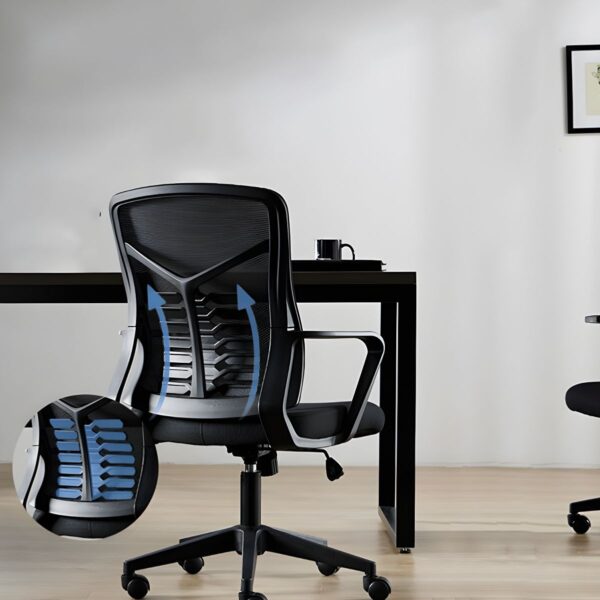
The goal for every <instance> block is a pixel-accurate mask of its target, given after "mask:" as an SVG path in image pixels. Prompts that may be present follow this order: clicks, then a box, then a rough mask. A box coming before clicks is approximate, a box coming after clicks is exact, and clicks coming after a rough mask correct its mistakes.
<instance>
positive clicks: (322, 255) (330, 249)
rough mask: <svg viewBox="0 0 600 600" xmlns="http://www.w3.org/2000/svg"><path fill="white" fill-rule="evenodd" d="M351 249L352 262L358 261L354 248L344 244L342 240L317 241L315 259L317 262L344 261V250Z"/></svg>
mask: <svg viewBox="0 0 600 600" xmlns="http://www.w3.org/2000/svg"><path fill="white" fill-rule="evenodd" d="M343 248H350V252H352V260H355V259H356V255H355V254H354V248H353V247H352V246H351V245H350V244H343V243H342V240H315V258H316V259H317V260H342V249H343Z"/></svg>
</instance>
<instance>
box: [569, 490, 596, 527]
mask: <svg viewBox="0 0 600 600" xmlns="http://www.w3.org/2000/svg"><path fill="white" fill-rule="evenodd" d="M595 510H600V498H590V499H589V500H580V501H579V502H572V503H571V504H570V505H569V514H568V516H567V523H568V524H569V527H571V528H572V529H573V531H575V533H580V534H583V533H587V531H588V530H589V528H590V527H591V526H592V524H591V522H590V520H589V519H588V518H587V517H586V516H585V515H582V514H580V513H582V512H592V511H595Z"/></svg>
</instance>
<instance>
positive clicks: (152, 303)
mask: <svg viewBox="0 0 600 600" xmlns="http://www.w3.org/2000/svg"><path fill="white" fill-rule="evenodd" d="M147 289H148V310H155V311H156V312H157V314H158V320H159V322H160V330H161V332H162V339H163V353H164V361H163V376H162V384H161V386H160V398H159V400H158V404H157V405H156V408H155V410H156V411H158V410H160V407H161V406H162V403H163V402H164V400H165V396H166V395H167V386H168V385H169V372H170V370H171V340H170V339H169V328H168V327H167V319H166V317H165V311H164V310H163V308H162V307H163V304H166V301H165V299H164V298H163V297H162V296H161V295H160V294H159V293H158V292H157V291H156V290H155V289H154V288H153V287H152V286H151V285H149V286H148V287H147Z"/></svg>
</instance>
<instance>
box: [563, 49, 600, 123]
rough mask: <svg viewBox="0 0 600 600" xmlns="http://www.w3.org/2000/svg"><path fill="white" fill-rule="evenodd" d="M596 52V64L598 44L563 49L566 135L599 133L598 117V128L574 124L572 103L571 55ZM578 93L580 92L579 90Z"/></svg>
mask: <svg viewBox="0 0 600 600" xmlns="http://www.w3.org/2000/svg"><path fill="white" fill-rule="evenodd" d="M589 51H597V52H598V62H599V63H600V44H584V45H575V46H566V48H565V59H566V74H567V133H600V115H599V117H598V122H599V124H598V126H597V127H589V126H581V125H580V124H578V123H576V122H575V117H574V109H573V106H574V102H575V96H576V90H575V89H574V85H575V83H574V82H573V55H574V53H576V52H589ZM579 85H580V86H581V87H584V84H583V83H581V82H580V83H579ZM579 93H585V91H583V92H582V90H581V89H580V90H579Z"/></svg>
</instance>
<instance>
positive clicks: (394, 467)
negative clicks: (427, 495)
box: [379, 287, 416, 550]
mask: <svg viewBox="0 0 600 600" xmlns="http://www.w3.org/2000/svg"><path fill="white" fill-rule="evenodd" d="M401 293H402V296H401V297H400V298H399V300H398V303H383V304H382V305H381V335H382V337H383V339H384V341H385V344H386V350H385V355H384V358H383V361H382V363H381V373H380V404H381V408H382V409H383V411H384V412H385V416H386V422H385V427H384V429H383V431H382V432H381V435H380V438H379V511H380V514H381V516H382V518H383V519H384V521H385V522H386V523H387V525H388V527H389V529H390V533H391V535H392V540H393V542H394V545H395V546H396V548H399V549H402V550H404V549H406V550H408V549H410V548H414V545H415V416H416V287H409V288H408V289H406V290H404V291H403V292H401Z"/></svg>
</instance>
